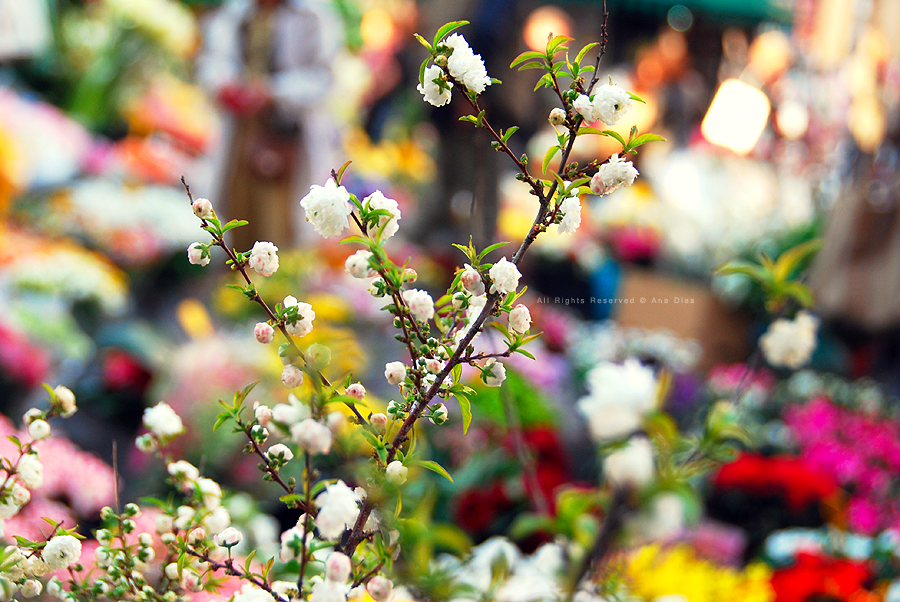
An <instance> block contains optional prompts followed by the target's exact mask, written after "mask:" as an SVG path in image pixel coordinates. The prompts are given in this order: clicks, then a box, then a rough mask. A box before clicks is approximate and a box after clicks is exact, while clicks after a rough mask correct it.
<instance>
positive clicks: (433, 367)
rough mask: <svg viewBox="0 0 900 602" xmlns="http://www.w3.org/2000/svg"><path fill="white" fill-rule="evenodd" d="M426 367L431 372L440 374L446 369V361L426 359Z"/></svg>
mask: <svg viewBox="0 0 900 602" xmlns="http://www.w3.org/2000/svg"><path fill="white" fill-rule="evenodd" d="M425 369H426V370H428V372H430V373H431V374H439V373H440V371H441V370H443V369H444V362H442V361H441V360H438V359H434V358H428V359H427V360H425Z"/></svg>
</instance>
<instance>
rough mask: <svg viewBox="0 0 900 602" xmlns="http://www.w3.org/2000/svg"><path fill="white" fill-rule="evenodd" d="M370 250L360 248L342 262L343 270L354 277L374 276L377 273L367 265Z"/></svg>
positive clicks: (370, 255)
mask: <svg viewBox="0 0 900 602" xmlns="http://www.w3.org/2000/svg"><path fill="white" fill-rule="evenodd" d="M371 257H372V252H371V251H367V250H365V249H360V250H359V251H357V252H356V253H354V254H353V255H351V256H350V257H348V258H347V260H346V261H345V262H344V271H345V272H347V273H348V274H350V275H351V276H353V277H354V278H374V277H375V276H376V275H377V273H376V272H375V270H373V269H372V268H370V267H369V259H370V258H371Z"/></svg>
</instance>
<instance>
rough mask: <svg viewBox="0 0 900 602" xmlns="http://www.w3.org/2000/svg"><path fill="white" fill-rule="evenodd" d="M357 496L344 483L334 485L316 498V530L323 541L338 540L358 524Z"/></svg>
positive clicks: (329, 486) (339, 482)
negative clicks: (355, 523) (317, 510)
mask: <svg viewBox="0 0 900 602" xmlns="http://www.w3.org/2000/svg"><path fill="white" fill-rule="evenodd" d="M356 500H357V497H356V494H355V493H354V492H353V490H352V489H350V488H349V487H347V485H346V484H345V483H344V482H343V481H338V482H336V483H332V484H330V485H328V486H327V487H326V488H325V491H323V492H322V493H320V494H319V495H318V496H316V507H317V508H318V509H319V513H318V515H317V516H316V529H318V530H319V535H321V536H322V538H323V539H338V538H339V537H340V536H341V534H342V533H343V532H344V531H345V530H346V529H348V528H349V527H350V526H352V525H353V523H354V522H356V517H357V516H358V515H359V508H358V507H357V505H356Z"/></svg>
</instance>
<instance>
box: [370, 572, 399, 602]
mask: <svg viewBox="0 0 900 602" xmlns="http://www.w3.org/2000/svg"><path fill="white" fill-rule="evenodd" d="M366 591H367V592H369V595H370V596H372V599H373V600H375V602H389V600H390V599H391V595H392V594H393V593H394V584H393V582H392V581H391V580H390V579H388V578H386V577H382V576H381V575H375V576H374V577H372V578H371V579H369V582H368V583H367V584H366Z"/></svg>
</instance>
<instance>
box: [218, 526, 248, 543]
mask: <svg viewBox="0 0 900 602" xmlns="http://www.w3.org/2000/svg"><path fill="white" fill-rule="evenodd" d="M243 538H244V535H243V534H242V533H241V532H240V531H238V530H237V529H235V528H234V527H228V528H227V529H225V530H224V531H222V532H220V533H217V534H216V536H215V537H213V543H215V544H216V545H217V546H222V547H223V548H233V547H234V546H236V545H238V544H239V543H241V540H242V539H243Z"/></svg>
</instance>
